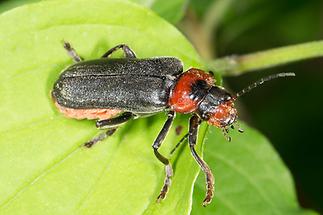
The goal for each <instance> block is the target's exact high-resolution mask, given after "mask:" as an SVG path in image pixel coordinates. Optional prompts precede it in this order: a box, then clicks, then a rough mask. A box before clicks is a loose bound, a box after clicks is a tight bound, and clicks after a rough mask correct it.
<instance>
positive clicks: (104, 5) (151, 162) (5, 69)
mask: <svg viewBox="0 0 323 215" xmlns="http://www.w3.org/2000/svg"><path fill="white" fill-rule="evenodd" d="M0 28H1V33H0V49H1V52H0V55H1V56H0V68H1V69H0V74H1V75H0V83H1V84H0V101H1V103H0V112H1V113H2V116H1V124H0V172H1V176H0V193H1V195H0V214H33V215H37V214H42V215H43V214H113V215H116V214H188V212H189V210H190V204H191V196H192V189H193V181H194V180H195V178H196V175H197V173H198V166H197V165H196V163H195V161H194V160H193V158H192V157H191V156H190V153H189V150H188V149H187V147H186V148H185V149H184V150H183V151H182V153H181V156H178V154H176V156H173V157H172V158H171V162H172V163H173V166H174V171H175V172H174V174H175V175H174V177H173V183H172V186H171V189H170V191H169V193H168V195H167V198H166V199H165V201H163V202H162V203H160V204H157V203H156V202H155V201H156V197H157V195H158V194H159V191H160V189H161V186H162V183H163V180H164V167H163V165H162V164H161V163H160V162H158V160H157V159H156V158H155V156H154V154H153V151H152V149H151V144H152V142H153V140H154V138H155V137H156V135H157V134H158V132H159V130H160V128H161V127H162V124H163V122H164V120H165V118H166V116H165V115H164V114H161V115H159V116H157V117H153V118H145V119H139V120H134V121H133V122H130V123H127V124H126V125H125V126H122V128H120V130H118V131H117V132H116V134H115V135H113V137H111V138H108V139H107V140H106V141H104V142H102V143H98V144H97V145H95V146H94V147H93V148H91V149H85V148H84V147H82V144H83V143H84V142H86V141H88V140H90V139H91V138H93V136H94V135H97V134H99V133H101V131H97V130H96V128H95V124H94V122H93V121H86V120H82V121H78V120H73V119H66V118H64V117H63V116H62V115H61V114H60V113H59V112H58V111H57V109H56V108H55V107H54V105H53V101H52V99H51V96H50V91H51V89H52V86H53V84H54V82H55V80H56V79H57V78H58V76H59V74H60V72H61V71H62V69H63V68H65V67H66V66H68V65H71V64H72V60H71V59H70V58H69V56H68V55H67V54H66V52H65V50H64V49H63V47H62V40H66V41H69V42H71V44H72V45H73V46H74V48H75V49H76V50H77V51H78V52H79V53H80V55H81V56H82V57H84V59H94V58H99V57H100V56H101V55H102V54H103V53H104V52H105V51H106V50H108V49H109V48H111V47H112V46H115V45H117V44H120V43H126V44H128V45H129V46H130V47H132V48H133V49H134V50H135V51H136V53H137V55H138V57H140V58H145V57H151V56H177V57H178V58H180V59H181V60H182V61H183V62H184V64H185V68H188V67H191V66H196V67H201V65H200V64H199V62H200V61H199V58H198V55H197V54H196V52H195V50H194V49H193V47H192V46H191V45H190V43H189V42H188V41H187V40H186V39H185V37H184V36H183V35H182V34H181V33H179V32H178V31H177V30H176V29H175V28H174V27H173V26H171V25H169V24H168V23H167V22H165V21H164V20H162V19H160V18H159V17H157V16H156V15H155V14H154V13H152V12H150V11H149V10H147V9H145V8H142V7H140V6H138V5H135V4H132V3H129V2H125V1H117V0H109V1H108V0H95V1H86V0H56V1H43V2H39V3H36V4H30V5H25V6H23V7H20V8H16V9H13V10H11V11H9V12H6V13H4V14H2V15H0ZM178 124H181V125H183V126H184V127H185V128H186V124H187V119H186V120H185V119H183V118H181V119H179V120H178V121H177V122H176V123H175V126H176V125H178ZM175 126H174V128H172V130H171V131H170V134H169V136H168V137H167V141H166V142H165V143H164V144H163V146H162V148H161V152H162V153H163V154H165V155H166V156H169V151H170V150H171V148H172V147H173V146H174V144H175V143H176V142H177V141H178V140H179V138H180V136H176V135H175V132H174V130H175ZM203 131H205V127H204V128H203V129H202V131H201V133H200V135H201V136H203ZM198 148H199V149H200V148H201V144H199V145H198Z"/></svg>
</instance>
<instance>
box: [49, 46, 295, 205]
mask: <svg viewBox="0 0 323 215" xmlns="http://www.w3.org/2000/svg"><path fill="white" fill-rule="evenodd" d="M64 48H65V49H66V51H67V53H68V54H69V55H70V56H71V57H72V59H73V60H74V62H75V64H73V65H71V66H69V67H67V68H66V69H65V70H63V72H62V73H61V74H60V76H59V78H58V80H57V81H56V83H55V84H54V87H53V90H52V92H51V94H52V98H53V100H54V102H55V105H56V107H57V108H58V110H59V111H60V112H61V113H63V114H64V115H65V116H66V117H69V118H76V119H90V120H92V119H96V120H97V121H96V127H97V128H99V129H107V131H106V132H105V133H104V134H101V135H99V136H98V137H96V138H93V139H92V140H90V141H89V142H87V143H85V146H86V147H91V146H92V145H93V144H95V143H96V142H98V141H100V140H103V139H104V138H106V137H108V136H110V135H112V134H113V133H114V132H115V131H116V129H117V128H118V126H120V125H121V124H123V123H125V122H127V121H129V120H131V119H134V118H138V117H143V116H149V115H153V114H157V113H159V112H163V111H167V112H168V117H167V120H166V122H165V124H164V126H163V127H162V129H161V131H160V132H159V134H158V136H157V137H156V139H155V141H154V142H153V145H152V148H153V151H154V154H155V156H156V157H157V159H158V160H159V161H160V162H161V163H163V164H164V166H165V180H164V184H163V186H162V188H161V191H160V194H159V196H158V197H157V201H158V202H159V201H161V200H162V199H164V198H165V196H166V193H167V191H168V189H169V186H170V183H171V177H172V176H173V170H172V166H171V163H170V161H169V159H167V158H166V157H165V156H164V155H162V154H161V153H160V152H159V151H158V149H159V148H160V146H161V144H162V142H163V140H164V139H165V137H166V135H167V133H168V131H169V129H170V127H171V125H172V122H173V120H174V118H175V114H176V113H181V114H192V116H191V118H190V120H189V131H188V133H187V134H186V135H185V136H184V137H183V139H182V140H184V139H185V138H188V143H189V148H190V151H191V153H192V155H193V157H194V159H195V160H196V162H197V164H198V165H199V166H200V168H201V169H202V171H203V172H204V174H205V176H206V189H207V190H206V197H205V199H204V201H203V206H206V205H207V204H209V203H210V202H211V200H212V198H213V195H214V177H213V174H212V172H211V170H210V168H209V166H208V165H207V164H206V162H205V161H204V160H203V159H202V158H201V157H200V156H199V155H198V153H197V152H196V150H195V145H196V140H197V134H198V128H199V125H200V124H201V122H202V121H206V122H207V123H208V124H210V125H212V126H216V127H219V128H221V129H222V130H223V132H224V134H225V135H226V136H227V137H228V135H227V132H228V128H229V127H230V126H231V127H232V128H233V124H234V123H236V121H237V110H236V108H235V107H234V101H235V100H236V99H237V98H238V97H240V96H241V95H243V94H245V93H246V92H248V91H250V90H251V89H253V88H255V87H257V86H259V85H260V84H262V83H263V82H265V81H269V80H272V79H274V78H278V77H286V76H295V74H294V73H279V74H276V75H271V76H268V77H267V78H263V79H261V80H259V81H257V82H255V83H253V84H251V85H250V86H248V87H247V88H245V89H243V90H242V91H241V92H239V93H237V94H235V95H232V94H230V93H229V92H228V91H227V90H225V89H224V88H223V87H220V86H216V85H215V83H214V78H213V76H212V75H211V74H209V73H206V72H204V71H203V70H200V69H197V68H190V69H189V70H187V71H185V72H183V64H182V62H181V61H180V60H179V59H177V58H175V57H154V58H146V59H138V58H137V57H136V54H135V52H134V51H133V50H132V49H130V48H129V46H127V45H126V44H120V45H117V46H115V47H113V48H111V49H110V50H108V51H107V52H106V53H105V54H103V56H102V58H100V59H95V60H87V61H83V60H82V58H81V57H80V56H79V55H78V54H77V52H76V51H75V49H74V48H72V46H71V45H70V43H68V42H64ZM117 50H122V51H123V53H124V58H110V56H111V54H113V53H114V52H116V51H117ZM228 139H229V140H230V138H229V137H228ZM181 142H182V141H180V142H179V143H178V144H177V145H176V147H175V149H176V148H177V147H178V145H179V144H180V143H181ZM172 152H173V151H172Z"/></svg>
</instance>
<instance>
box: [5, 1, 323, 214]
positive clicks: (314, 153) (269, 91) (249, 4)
mask: <svg viewBox="0 0 323 215" xmlns="http://www.w3.org/2000/svg"><path fill="white" fill-rule="evenodd" d="M36 1H39V0H9V1H8V0H7V1H0V12H2V11H5V10H7V9H10V8H12V7H15V6H18V5H20V4H23V3H26V2H27V3H30V2H36ZM177 2H184V5H185V7H184V9H185V10H184V13H183V14H185V16H184V18H183V20H181V21H179V22H177V21H176V23H177V26H178V27H179V28H180V29H181V30H182V31H183V32H184V34H186V35H187V36H188V37H189V38H190V39H191V40H192V42H193V44H194V45H195V46H196V48H197V49H198V50H199V51H200V53H201V54H202V56H204V57H206V58H214V57H222V56H227V55H232V54H246V53H251V52H255V51H261V50H266V49H270V48H274V47H280V46H286V45H292V44H297V43H303V42H309V41H314V40H321V39H323V1H322V0H280V1H278V0H276V1H273V0H191V1H188V0H182V1H178V0H177ZM179 13H182V12H181V11H179ZM176 19H177V18H176ZM210 20H211V21H210ZM203 26H204V29H203ZM205 31H206V32H207V33H206V36H205V35H204V34H205ZM322 71H323V59H312V60H306V61H303V62H297V63H293V64H288V65H284V66H280V67H276V68H271V69H267V70H261V71H257V72H253V73H247V74H244V75H241V76H237V77H225V78H224V85H225V86H226V87H227V88H228V89H230V90H231V91H232V92H237V91H239V90H240V89H242V88H243V87H245V86H246V85H248V84H249V83H250V82H253V81H255V80H257V79H259V78H260V77H263V76H266V75H268V74H273V73H278V72H295V73H296V75H297V77H296V78H294V79H292V80H291V79H289V80H276V81H273V82H271V83H270V84H267V85H266V86H264V87H261V88H258V89H257V90H254V91H252V92H251V93H249V94H248V95H246V96H244V97H242V98H241V99H240V102H239V104H238V106H239V107H238V109H239V111H240V118H242V119H243V120H244V121H246V122H248V123H249V124H250V125H252V126H253V127H255V128H257V129H258V130H260V131H261V132H262V133H263V134H265V135H266V136H267V137H268V138H269V139H270V140H271V142H272V143H273V144H274V147H275V148H276V150H277V151H278V152H279V154H280V155H281V157H282V159H283V160H284V161H285V163H286V164H287V166H288V167H289V169H290V170H291V172H292V174H293V177H294V179H295V182H296V187H297V192H298V198H299V201H300V203H301V205H302V206H303V207H306V208H313V209H316V210H317V211H320V212H323V195H322V193H323V186H322V183H323V156H322V153H323V145H322V142H323V141H322V140H321V136H320V132H322V131H323V125H322V122H323V113H322V111H323V108H322V107H323V95H322V93H323V72H322Z"/></svg>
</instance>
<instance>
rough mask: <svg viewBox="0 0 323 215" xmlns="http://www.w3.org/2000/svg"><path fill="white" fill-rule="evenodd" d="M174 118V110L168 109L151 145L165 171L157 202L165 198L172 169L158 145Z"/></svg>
mask: <svg viewBox="0 0 323 215" xmlns="http://www.w3.org/2000/svg"><path fill="white" fill-rule="evenodd" d="M174 118H175V112H174V111H170V112H168V118H167V120H166V122H165V124H164V126H163V128H162V129H161V131H160V132H159V134H158V136H157V138H156V139H155V141H154V144H153V145H152V147H153V149H154V153H155V156H156V157H157V158H158V160H159V161H160V162H162V163H163V164H164V165H165V172H166V177H165V180H164V185H163V187H162V189H161V191H160V194H159V196H158V197H157V202H160V201H161V200H162V199H164V198H165V196H166V193H167V191H168V188H169V186H170V183H171V177H172V176H173V169H172V165H171V164H170V162H169V160H168V159H167V158H165V157H164V156H163V155H161V154H160V153H159V152H158V149H159V147H160V146H161V144H162V142H163V140H164V139H165V137H166V135H167V133H168V131H169V128H170V127H171V125H172V123H173V121H174Z"/></svg>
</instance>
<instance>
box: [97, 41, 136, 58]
mask: <svg viewBox="0 0 323 215" xmlns="http://www.w3.org/2000/svg"><path fill="white" fill-rule="evenodd" d="M119 49H122V51H123V53H124V55H125V57H126V58H136V54H135V52H134V51H133V50H132V49H131V48H130V47H129V46H127V45H126V44H119V45H117V46H115V47H113V48H111V49H109V50H108V51H107V52H106V53H105V54H104V55H102V58H108V57H109V56H110V55H111V54H112V53H114V52H116V51H118V50H119Z"/></svg>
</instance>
